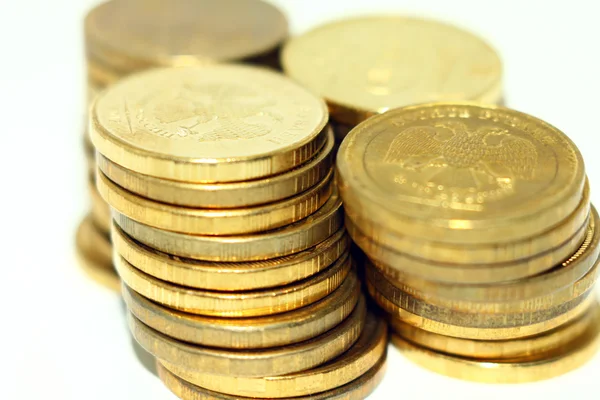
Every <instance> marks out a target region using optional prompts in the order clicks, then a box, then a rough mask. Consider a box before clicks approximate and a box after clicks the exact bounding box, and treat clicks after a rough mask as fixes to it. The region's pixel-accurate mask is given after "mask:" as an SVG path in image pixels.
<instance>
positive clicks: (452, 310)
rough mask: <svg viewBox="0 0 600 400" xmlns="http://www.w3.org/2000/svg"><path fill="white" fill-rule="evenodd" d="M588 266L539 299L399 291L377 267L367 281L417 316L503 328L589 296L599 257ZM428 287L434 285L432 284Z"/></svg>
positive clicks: (535, 319)
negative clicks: (577, 276) (474, 297)
mask: <svg viewBox="0 0 600 400" xmlns="http://www.w3.org/2000/svg"><path fill="white" fill-rule="evenodd" d="M584 262H585V261H584ZM587 264H588V265H593V268H591V269H589V271H588V272H587V273H586V274H585V275H584V276H583V277H582V278H580V279H579V280H577V281H576V282H573V283H571V284H569V285H568V286H565V287H563V288H561V289H559V290H556V291H549V292H545V293H543V294H542V295H540V296H538V297H532V298H525V299H519V298H515V299H513V300H510V299H507V300H506V301H501V300H496V301H484V300H479V301H476V300H469V299H463V298H461V297H460V296H456V297H455V298H442V297H438V296H437V295H436V294H435V293H423V292H420V291H418V290H415V289H412V288H410V287H408V286H405V285H403V287H402V288H398V287H396V286H394V283H393V282H391V281H390V280H389V279H388V278H386V277H385V276H384V275H383V274H382V273H381V272H380V271H378V270H377V269H376V268H367V279H368V280H369V282H370V283H371V284H373V286H374V287H375V288H376V289H377V290H378V291H379V292H380V293H381V294H383V295H384V296H385V297H387V298H388V299H393V301H394V302H396V303H397V304H398V305H402V307H403V308H404V309H406V310H407V311H410V312H412V313H414V314H418V315H423V316H425V317H428V318H432V319H436V320H439V321H441V322H449V323H457V324H458V325H461V323H458V321H459V320H461V319H463V318H464V319H463V322H464V323H467V324H476V325H479V324H483V326H489V325H492V324H495V323H496V322H494V321H498V322H497V323H498V324H500V325H496V326H510V325H513V324H521V322H519V321H529V322H530V323H534V322H539V321H542V320H544V319H547V318H552V317H554V316H555V314H553V313H552V312H551V311H550V310H555V311H556V312H562V311H561V310H562V307H566V305H567V304H570V303H571V302H572V301H574V300H575V299H576V298H577V297H579V296H580V295H582V294H584V293H588V292H589V291H590V290H591V288H592V287H593V286H594V285H595V284H596V280H597V278H598V272H599V271H600V269H599V264H600V262H599V260H598V258H597V257H596V258H595V259H592V260H589V262H588V263H587ZM429 285H430V286H434V285H432V284H431V283H430V284H429ZM542 287H543V285H542ZM404 290H409V292H407V291H404ZM513 314H516V315H513ZM434 315H435V317H434ZM452 321H454V322H452ZM467 326H470V325H467Z"/></svg>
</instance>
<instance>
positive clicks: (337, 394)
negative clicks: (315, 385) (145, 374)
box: [157, 359, 386, 400]
mask: <svg viewBox="0 0 600 400" xmlns="http://www.w3.org/2000/svg"><path fill="white" fill-rule="evenodd" d="M157 369H158V375H159V377H160V379H161V380H162V382H163V383H164V384H165V386H167V387H168V388H169V390H171V391H172V392H173V393H174V394H175V395H176V396H178V397H179V398H180V399H183V400H244V399H247V400H250V398H248V397H239V396H230V395H228V394H223V393H217V392H211V391H210V390H207V389H203V388H201V387H199V386H195V385H193V384H191V383H188V382H186V381H184V380H183V379H181V378H179V377H177V376H176V375H174V374H173V373H171V372H170V371H169V370H168V369H166V368H165V367H163V366H162V365H161V364H160V362H157ZM385 370H386V363H385V359H382V360H380V361H379V362H378V363H377V364H376V365H375V366H374V367H373V368H371V369H370V370H369V371H368V372H367V373H366V374H364V375H362V376H361V377H360V378H358V379H355V380H353V381H352V382H350V383H347V384H346V385H344V386H341V387H339V388H336V389H332V390H328V391H326V392H322V393H315V394H309V395H307V396H300V397H296V396H295V397H293V398H287V399H288V400H363V399H366V398H367V397H368V396H369V395H370V394H371V393H372V392H373V391H374V390H375V388H376V387H377V385H379V383H380V382H381V380H382V379H383V376H384V374H385ZM282 399H283V398H282Z"/></svg>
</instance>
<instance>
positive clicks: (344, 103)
mask: <svg viewBox="0 0 600 400" xmlns="http://www.w3.org/2000/svg"><path fill="white" fill-rule="evenodd" d="M282 64H283V68H284V71H285V72H286V74H288V75H289V76H291V77H292V78H294V79H295V80H297V81H299V82H301V83H302V84H304V85H305V86H306V87H308V88H310V89H311V90H312V91H314V92H315V93H318V94H320V95H322V96H323V97H325V99H327V101H328V103H330V105H332V116H333V117H334V119H336V120H341V121H342V122H345V123H349V124H354V123H357V122H359V121H360V120H361V117H360V116H357V115H354V116H352V115H351V114H352V112H353V111H354V113H358V114H369V113H380V112H384V111H387V110H388V109H390V108H395V107H401V106H406V105H409V104H416V103H425V102H433V101H450V100H452V101H460V100H477V101H481V102H486V103H496V102H497V101H499V99H500V81H501V73H502V72H501V69H502V67H501V62H500V59H499V57H498V55H497V54H496V52H495V51H494V50H493V49H492V48H490V46H488V45H487V44H486V43H485V42H483V41H482V40H481V39H479V38H478V37H476V36H473V35H472V34H470V33H468V32H465V31H462V30H460V29H457V28H455V27H453V26H450V25H446V24H443V23H440V22H436V21H427V20H421V19H414V18H406V17H397V16H390V17H363V18H357V19H350V20H343V21H339V22H334V23H331V24H328V25H324V26H321V27H319V28H317V29H315V30H313V31H311V32H308V33H306V34H304V35H301V36H299V37H297V38H295V39H292V40H291V41H290V42H288V44H287V45H286V46H285V47H284V50H283V53H282ZM337 108H340V109H341V110H337V111H339V112H340V115H336V112H335V111H334V110H336V109H337Z"/></svg>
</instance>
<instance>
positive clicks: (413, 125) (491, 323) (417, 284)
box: [337, 103, 600, 382]
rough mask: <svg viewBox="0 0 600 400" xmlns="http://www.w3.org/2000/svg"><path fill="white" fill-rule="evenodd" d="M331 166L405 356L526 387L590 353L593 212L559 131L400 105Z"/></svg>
mask: <svg viewBox="0 0 600 400" xmlns="http://www.w3.org/2000/svg"><path fill="white" fill-rule="evenodd" d="M337 167H338V180H339V184H340V194H341V196H342V199H343V201H344V209H345V212H346V228H347V229H348V231H349V233H350V235H351V237H352V238H353V239H354V241H355V242H356V243H357V244H358V245H359V246H360V247H361V248H362V249H363V250H364V252H365V253H366V255H367V256H368V258H369V261H368V263H369V264H368V268H367V272H366V274H367V286H368V290H369V293H370V294H371V295H372V297H373V298H374V300H375V301H376V302H377V303H378V304H379V305H380V306H381V307H382V308H383V309H384V310H385V311H387V313H388V314H389V317H390V318H391V324H392V327H393V330H394V332H395V335H394V339H393V341H394V342H395V343H396V344H397V345H398V347H399V348H400V349H401V350H403V351H404V352H405V354H406V355H407V356H408V357H409V358H411V359H413V360H415V361H417V362H418V363H421V364H423V365H424V366H426V367H428V368H431V369H432V370H435V371H437V372H440V373H443V374H447V375H450V376H454V377H458V378H464V379H470V380H477V381H485V382H524V381H531V380H539V379H545V378H549V377H552V376H555V375H558V374H561V373H564V372H566V371H568V370H571V369H573V368H575V367H577V366H579V365H581V364H582V363H583V362H585V361H586V360H587V359H589V358H590V356H591V355H592V354H593V353H594V351H595V350H596V346H597V344H598V334H599V331H600V310H599V308H598V305H597V303H596V300H595V294H594V293H593V288H594V285H595V283H596V278H597V273H598V254H599V252H600V248H599V246H598V242H599V241H600V231H598V229H599V228H598V226H599V223H598V214H597V213H596V211H595V210H594V208H593V207H591V205H590V193H589V187H588V184H587V181H586V178H585V172H584V165H583V160H582V158H581V155H580V153H579V151H578V150H577V148H576V147H575V145H574V144H573V143H572V142H571V141H570V140H569V139H568V138H567V137H566V136H565V135H564V134H563V133H562V132H560V131H559V130H557V129H556V128H554V127H552V126H550V125H548V124H546V123H545V122H543V121H540V120H538V119H536V118H534V117H531V116H529V115H526V114H522V113H519V112H516V111H513V110H509V109H505V108H501V107H493V106H490V107H485V106H478V105H469V104H460V103H446V104H444V103H438V104H428V105H421V106H410V107H406V108H401V109H396V110H391V111H389V112H387V113H385V114H382V115H379V116H376V117H373V118H371V119H369V120H367V121H365V122H364V123H362V124H360V125H359V126H357V127H356V128H355V129H354V130H352V131H351V132H350V134H349V135H348V137H346V139H345V140H344V142H343V144H342V146H341V147H340V150H339V153H338V159H337Z"/></svg>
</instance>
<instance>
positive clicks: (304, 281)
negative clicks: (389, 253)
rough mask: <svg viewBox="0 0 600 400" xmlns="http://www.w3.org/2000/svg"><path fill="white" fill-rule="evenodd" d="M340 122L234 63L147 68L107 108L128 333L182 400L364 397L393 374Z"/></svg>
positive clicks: (107, 174)
mask: <svg viewBox="0 0 600 400" xmlns="http://www.w3.org/2000/svg"><path fill="white" fill-rule="evenodd" d="M327 119H328V114H327V109H326V106H325V104H324V102H323V101H322V100H320V99H319V98H317V97H316V96H314V95H312V94H311V93H309V92H308V91H306V90H305V89H303V88H301V87H300V86H298V85H296V84H295V83H294V82H292V81H291V80H289V79H287V78H285V77H283V76H282V75H280V74H277V73H275V72H271V71H269V70H266V69H261V68H255V67H244V66H232V65H219V66H206V67H187V68H171V69H158V70H154V71H149V72H144V73H140V74H137V75H135V76H131V77H129V78H126V79H124V80H122V81H120V82H119V83H117V84H115V85H113V86H112V87H111V88H110V89H108V90H107V91H105V92H103V94H101V95H100V96H99V97H98V99H97V100H96V102H95V103H94V106H93V108H92V110H91V114H90V132H91V138H92V141H93V143H94V145H95V148H96V150H97V163H98V172H97V187H98V190H99V192H100V194H101V196H102V198H103V199H104V200H105V201H106V202H107V203H108V204H109V205H110V206H111V208H112V210H113V217H114V222H113V224H114V225H113V227H112V240H113V243H114V263H115V265H116V268H117V271H118V273H119V276H120V277H121V279H122V281H123V297H124V299H125V303H126V304H127V307H128V310H129V317H128V318H129V324H130V328H131V332H132V334H133V336H134V337H135V339H136V340H137V341H138V342H139V343H140V345H141V346H142V347H143V348H144V349H146V350H147V351H148V352H150V353H151V354H153V355H154V356H155V357H156V358H157V360H158V361H159V363H158V369H159V375H160V377H161V379H162V380H163V381H164V383H165V384H166V385H167V386H168V387H169V388H170V389H171V390H172V391H173V392H174V393H175V394H176V395H178V396H179V397H181V398H184V399H192V398H198V397H202V396H204V397H206V396H208V397H211V396H212V397H211V398H240V397H261V398H279V397H299V396H311V395H313V394H316V393H321V394H320V395H319V396H320V397H318V396H317V397H316V398H330V397H331V396H342V395H345V394H352V395H353V396H358V397H360V396H363V397H364V396H366V395H367V394H368V393H370V391H371V390H372V389H373V388H374V387H375V385H377V383H378V382H379V380H380V379H381V377H382V374H383V371H384V365H385V354H386V345H387V328H386V324H385V323H384V322H383V321H382V320H380V319H378V318H376V317H374V316H373V315H371V314H369V313H368V312H367V310H366V306H365V299H364V298H363V297H362V295H361V292H360V285H359V282H358V280H357V278H356V274H355V272H354V270H353V268H352V261H351V259H350V256H349V250H348V249H349V242H350V240H349V238H348V236H347V234H346V232H345V229H344V227H343V212H342V208H341V199H340V198H339V196H338V194H337V188H336V186H335V184H334V179H333V173H334V171H333V156H332V152H333V143H334V139H333V133H332V132H331V129H330V128H328V127H327ZM311 398H315V397H311Z"/></svg>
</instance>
